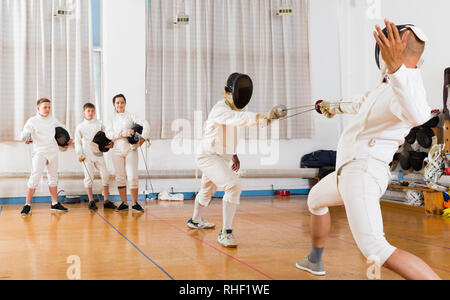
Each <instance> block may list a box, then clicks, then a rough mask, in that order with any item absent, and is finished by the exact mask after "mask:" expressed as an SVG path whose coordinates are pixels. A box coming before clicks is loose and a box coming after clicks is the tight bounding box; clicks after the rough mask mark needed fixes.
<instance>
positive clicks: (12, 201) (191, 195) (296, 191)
mask: <svg viewBox="0 0 450 300" xmlns="http://www.w3.org/2000/svg"><path fill="white" fill-rule="evenodd" d="M287 191H289V192H290V193H291V195H308V193H309V191H310V190H309V189H288V190H287ZM175 194H183V195H184V198H185V199H193V198H194V197H195V193H189V192H187V193H175ZM223 195H224V192H216V193H215V194H214V196H213V197H214V198H221V197H223ZM274 195H276V191H272V190H267V191H266V190H260V191H243V192H242V194H241V196H242V197H251V196H274ZM157 196H158V194H148V195H144V194H140V195H139V196H138V200H139V201H143V200H145V199H151V198H156V197H157ZM80 198H81V200H82V201H87V199H88V198H87V196H86V195H82V196H80ZM94 198H95V199H98V198H100V199H101V200H103V196H102V195H94ZM127 198H128V200H129V201H131V197H130V195H127ZM58 200H59V201H62V200H63V196H59V197H58ZM109 200H111V201H120V196H119V195H110V196H109ZM50 202H51V198H50V196H40V197H33V203H50ZM22 203H25V197H11V198H0V204H22Z"/></svg>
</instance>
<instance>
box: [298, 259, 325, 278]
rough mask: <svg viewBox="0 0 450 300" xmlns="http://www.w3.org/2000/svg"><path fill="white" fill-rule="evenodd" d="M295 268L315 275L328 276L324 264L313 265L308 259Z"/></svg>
mask: <svg viewBox="0 0 450 300" xmlns="http://www.w3.org/2000/svg"><path fill="white" fill-rule="evenodd" d="M295 266H296V267H297V268H298V269H300V270H303V271H307V272H309V273H311V274H313V275H318V276H323V275H325V274H326V272H325V268H324V266H323V263H322V262H318V263H312V262H310V261H309V259H308V257H306V258H305V259H304V260H301V261H299V262H298V263H296V264H295Z"/></svg>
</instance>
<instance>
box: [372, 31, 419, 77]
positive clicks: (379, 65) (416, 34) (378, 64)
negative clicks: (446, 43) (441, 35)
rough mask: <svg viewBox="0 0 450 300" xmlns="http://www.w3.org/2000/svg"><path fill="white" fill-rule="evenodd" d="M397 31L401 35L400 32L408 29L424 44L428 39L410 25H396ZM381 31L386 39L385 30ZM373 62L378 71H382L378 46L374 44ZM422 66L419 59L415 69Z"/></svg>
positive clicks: (381, 59)
mask: <svg viewBox="0 0 450 300" xmlns="http://www.w3.org/2000/svg"><path fill="white" fill-rule="evenodd" d="M397 29H398V32H399V33H400V34H401V32H403V31H405V30H408V29H410V30H411V31H412V32H413V33H414V35H415V36H416V37H417V38H418V39H419V40H421V41H422V42H424V43H426V42H428V38H427V36H426V35H425V33H424V32H423V30H422V29H420V28H419V27H416V26H414V25H412V24H404V25H397ZM382 31H383V34H384V35H385V36H386V37H388V31H387V28H384V29H383V30H382ZM375 61H376V63H377V66H378V69H380V70H382V69H383V65H384V62H383V58H382V57H381V55H380V46H379V45H378V43H375ZM422 64H423V59H422V58H421V59H420V60H419V63H418V65H417V67H421V65H422Z"/></svg>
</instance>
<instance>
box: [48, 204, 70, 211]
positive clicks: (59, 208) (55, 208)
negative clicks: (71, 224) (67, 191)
mask: <svg viewBox="0 0 450 300" xmlns="http://www.w3.org/2000/svg"><path fill="white" fill-rule="evenodd" d="M50 210H51V211H59V212H66V211H69V210H68V209H67V208H65V207H64V206H62V204H61V203H59V202H58V203H56V204H55V205H52V206H51V208H50Z"/></svg>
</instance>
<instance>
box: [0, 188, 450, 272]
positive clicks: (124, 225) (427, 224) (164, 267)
mask: <svg viewBox="0 0 450 300" xmlns="http://www.w3.org/2000/svg"><path fill="white" fill-rule="evenodd" d="M141 204H145V208H146V211H145V213H143V214H136V213H133V212H131V211H130V212H125V213H118V212H113V211H107V210H105V211H104V210H103V209H99V211H98V212H97V213H93V212H90V211H88V209H87V204H86V203H82V204H76V205H67V207H68V208H69V209H70V211H69V212H68V213H64V214H61V213H52V212H50V210H49V208H50V207H49V204H34V205H33V209H32V211H33V215H32V216H30V217H25V218H23V217H21V216H20V210H21V205H3V206H1V208H0V237H1V238H0V279H4V280H8V279H67V278H68V277H67V276H68V273H70V272H68V270H70V269H71V268H73V266H74V264H73V263H74V261H70V259H69V258H70V257H77V258H79V266H80V267H79V269H78V270H79V271H80V272H79V275H80V277H81V279H86V280H91V279H155V280H159V279H163V280H167V279H178V280H241V279H242V280H247V279H249V280H273V279H275V280H282V279H286V280H327V279H328V280H329V279H358V280H359V279H362V280H364V279H367V270H368V268H369V267H370V264H368V263H367V260H366V259H365V258H364V257H363V256H362V255H361V254H360V252H359V250H358V248H357V247H356V244H355V242H354V240H353V237H352V234H351V232H350V230H349V227H348V223H347V219H346V216H345V210H344V208H342V207H336V208H332V209H331V214H332V231H331V235H330V239H329V241H328V244H327V247H326V249H325V252H324V264H325V268H326V270H327V275H326V276H323V277H317V276H313V275H310V274H309V273H306V272H304V271H301V270H298V269H296V268H295V263H296V261H298V260H300V259H302V258H303V257H304V256H305V255H306V254H307V253H308V252H309V249H310V237H309V213H308V211H307V207H306V197H305V196H291V197H275V196H274V197H247V198H243V199H242V201H241V205H240V206H239V207H238V211H237V214H236V218H235V223H234V231H235V236H236V238H237V240H238V242H239V247H238V248H237V249H225V248H222V247H221V246H220V245H219V244H218V243H217V234H218V231H219V229H220V227H221V223H222V206H221V204H222V203H221V199H214V200H213V202H212V204H211V206H210V207H209V209H208V211H207V213H206V215H205V217H206V219H207V220H208V221H211V222H214V223H215V224H216V225H217V227H216V229H214V230H191V229H189V228H187V227H186V221H187V220H188V219H189V218H190V216H191V214H192V210H193V201H192V200H185V201H184V202H182V203H176V202H175V203H172V202H157V201H149V200H148V201H146V202H141ZM99 207H100V208H101V207H102V205H101V204H99ZM383 216H384V226H385V232H386V237H387V239H388V241H390V242H391V243H392V244H393V245H394V246H396V247H399V248H402V249H404V250H407V251H410V252H412V253H414V254H416V255H418V256H419V257H421V258H422V259H424V260H425V261H426V262H427V263H428V264H430V265H431V266H432V268H433V269H434V270H435V271H436V273H438V274H439V276H441V277H442V278H443V279H450V259H449V257H450V219H444V218H442V217H440V216H427V215H425V213H424V212H421V211H418V210H410V209H403V208H401V207H397V206H392V207H391V206H383ZM68 259H69V260H68ZM72 270H73V269H72ZM69 276H70V274H69ZM381 279H385V280H389V279H401V278H400V277H399V276H397V275H396V274H394V273H392V272H390V271H389V270H386V269H383V270H382V271H381Z"/></svg>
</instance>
